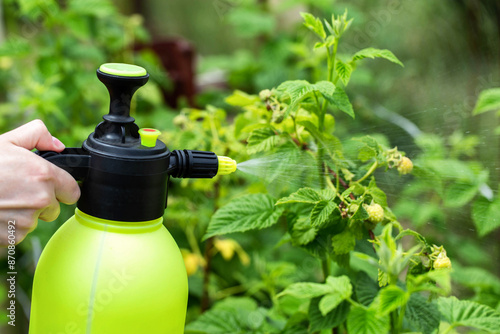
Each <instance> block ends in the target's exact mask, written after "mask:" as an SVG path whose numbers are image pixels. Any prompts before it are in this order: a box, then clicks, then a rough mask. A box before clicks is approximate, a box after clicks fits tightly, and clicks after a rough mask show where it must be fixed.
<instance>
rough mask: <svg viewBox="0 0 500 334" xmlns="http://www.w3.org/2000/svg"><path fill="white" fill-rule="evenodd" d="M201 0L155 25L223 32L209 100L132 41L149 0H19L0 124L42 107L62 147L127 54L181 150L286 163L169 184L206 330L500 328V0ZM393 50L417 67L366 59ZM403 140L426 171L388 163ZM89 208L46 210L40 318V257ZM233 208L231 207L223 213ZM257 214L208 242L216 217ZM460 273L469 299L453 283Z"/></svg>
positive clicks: (103, 97)
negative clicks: (109, 66)
mask: <svg viewBox="0 0 500 334" xmlns="http://www.w3.org/2000/svg"><path fill="white" fill-rule="evenodd" d="M188 3H190V2H189V1H186V3H184V2H182V4H181V3H176V2H158V3H157V6H167V9H175V8H182V10H183V11H184V12H185V15H188V16H187V17H184V18H183V19H182V18H180V17H173V19H172V20H165V19H164V17H163V15H164V12H165V11H164V10H156V11H154V10H153V12H154V13H153V14H154V15H155V17H158V16H161V20H158V19H156V21H154V22H155V27H154V28H155V29H156V30H157V31H161V30H162V28H161V24H162V21H163V23H164V24H167V25H169V27H170V31H173V30H174V29H177V30H178V31H181V32H183V33H185V34H187V35H188V34H189V33H193V34H194V33H198V34H200V35H202V36H201V37H200V36H198V37H197V38H193V39H195V40H196V41H198V43H199V44H201V43H203V42H206V43H210V46H206V45H200V46H199V49H200V50H202V57H201V63H200V66H199V72H200V74H202V75H203V76H207V75H208V76H210V75H211V73H214V72H215V73H219V72H220V71H222V73H223V74H224V81H223V83H222V86H223V87H224V88H223V89H220V88H219V87H215V88H209V89H206V88H205V91H204V92H202V94H201V95H200V96H199V105H200V106H203V108H199V109H185V110H183V111H181V112H180V113H179V114H178V113H173V112H171V111H169V110H168V109H167V108H166V107H165V106H164V105H163V101H162V97H161V93H160V88H161V87H164V88H165V87H167V88H168V87H169V80H168V78H167V76H166V75H165V73H164V71H163V69H162V68H161V66H160V65H159V63H158V61H157V59H156V56H155V55H154V54H153V53H151V52H148V51H143V52H140V53H138V54H137V53H133V52H132V46H133V44H134V42H135V41H147V40H148V39H149V36H148V33H147V32H146V31H145V30H144V29H143V28H142V20H143V19H142V17H140V16H138V15H131V16H124V15H123V14H120V13H119V12H118V11H117V10H116V8H115V7H114V6H113V5H111V3H110V2H109V1H88V0H68V1H66V2H64V3H63V2H57V1H54V0H43V1H35V0H5V1H4V2H3V3H2V5H3V11H4V20H5V27H6V31H7V35H6V38H5V40H4V41H3V42H2V44H0V114H1V117H0V130H2V132H3V131H7V130H10V129H12V128H13V127H15V126H17V125H19V124H22V123H24V122H26V121H28V120H31V119H34V118H41V119H43V120H44V122H45V123H46V124H47V126H48V128H49V129H50V130H51V131H52V132H53V134H54V135H56V136H57V137H59V138H60V139H62V141H63V142H64V143H65V144H67V145H68V146H79V145H80V144H81V142H82V141H83V140H84V139H85V138H86V137H87V136H88V134H89V133H90V132H92V131H93V129H94V126H95V125H96V124H97V123H98V122H99V120H100V117H101V115H103V114H104V113H105V112H106V109H107V104H108V95H107V92H106V89H105V88H104V86H102V85H101V84H100V83H99V82H97V80H96V77H95V72H94V71H95V69H96V68H98V66H99V65H100V64H101V63H104V62H111V61H112V62H128V63H136V64H139V65H142V66H144V67H145V68H147V70H148V72H149V73H150V74H151V79H150V83H148V85H146V86H145V87H143V88H141V89H140V90H139V91H138V93H137V94H136V96H137V97H136V98H135V106H134V108H133V109H134V110H133V112H134V116H135V117H136V118H137V123H138V124H139V125H140V126H154V127H156V128H159V129H161V130H166V131H164V134H163V135H162V138H161V139H162V140H164V141H165V142H166V143H167V144H168V146H169V147H170V148H171V149H182V148H189V149H201V150H213V151H214V152H216V153H217V154H220V155H229V156H231V157H232V158H234V159H236V160H237V161H239V162H242V161H246V160H249V159H250V160H251V159H252V158H263V162H264V163H265V162H266V159H268V160H267V161H268V165H267V167H268V168H269V170H266V171H265V172H262V171H260V172H258V173H257V174H258V175H257V176H255V175H250V174H243V173H240V172H238V173H236V174H234V176H231V177H222V178H220V177H216V178H214V179H212V180H173V181H171V184H170V188H169V193H170V196H169V203H168V204H169V206H168V210H167V211H166V213H165V225H166V226H167V227H168V229H169V231H170V232H171V233H172V235H173V236H174V238H175V240H176V241H177V243H178V244H179V246H180V248H181V249H182V253H183V256H184V259H185V263H186V267H187V268H188V272H189V273H190V276H189V284H190V300H189V309H188V319H187V321H188V323H189V325H188V328H187V332H189V333H227V332H231V333H237V332H240V333H274V332H276V333H322V334H323V333H326V332H330V333H331V332H332V330H331V328H338V330H339V332H342V331H343V330H348V331H349V333H363V332H366V331H367V329H368V328H374V330H375V332H377V333H382V332H386V331H387V328H389V327H391V328H392V329H393V330H394V331H396V330H400V329H402V328H404V329H408V330H414V331H419V332H422V333H432V332H436V331H438V328H440V330H439V332H448V333H455V327H459V326H468V327H474V328H476V329H478V330H483V332H495V330H497V328H498V326H497V325H495V324H498V312H500V304H499V302H498V301H499V300H500V288H499V287H500V279H499V271H498V270H499V269H498V266H496V259H497V258H498V256H499V254H500V247H499V246H498V245H497V242H496V241H497V239H498V232H499V230H498V227H499V226H500V219H499V218H498V217H500V204H499V203H500V200H499V198H500V197H499V195H498V191H497V189H498V182H499V181H500V177H499V174H498V170H497V168H498V163H499V162H500V155H499V152H500V150H499V149H500V146H499V144H498V137H497V134H495V127H496V126H497V124H498V122H497V119H496V118H495V115H494V113H490V112H487V111H490V110H498V106H499V104H498V91H497V90H498V88H496V90H495V89H494V87H498V86H499V83H500V76H499V75H500V74H499V73H498V71H497V70H496V69H498V65H499V64H498V60H499V59H500V57H498V55H499V52H500V50H499V48H500V47H499V46H500V43H498V38H499V37H498V36H497V30H496V29H498V26H499V22H498V20H497V19H496V18H495V15H496V13H498V7H499V6H498V4H497V3H496V2H495V1H494V0H485V1H481V2H477V3H473V2H471V1H468V0H461V1H440V2H435V1H430V0H425V1H420V2H404V1H389V0H388V1H379V2H375V1H371V0H356V1H340V0H337V1H333V0H307V1H305V0H282V1H265V0H264V1H262V0H261V1H257V0H237V1H236V0H216V1H214V2H207V3H205V2H203V4H198V3H196V4H195V5H196V6H200V7H197V8H198V9H200V10H194V9H193V8H191V7H189V6H187V4H188ZM191 3H193V2H191ZM201 6H204V7H203V8H205V9H210V10H213V12H212V15H207V13H206V12H205V11H204V10H201V8H202V7H201ZM344 8H347V9H348V10H349V13H350V16H351V17H354V18H355V19H354V21H352V23H349V25H350V27H349V29H348V30H347V31H346V32H345V35H343V32H341V31H339V30H338V28H339V27H341V26H342V25H343V26H344V28H346V27H347V24H348V23H347V22H350V21H348V20H345V19H344V21H342V18H341V17H342V14H343V13H344ZM193 11H194V12H193ZM300 11H307V12H310V13H312V14H313V15H311V16H306V17H305V20H306V22H307V24H306V27H307V28H309V30H312V31H313V32H314V33H316V34H318V35H319V36H314V34H313V33H311V32H310V31H308V29H307V28H306V27H304V26H303V25H302V22H301V19H300V15H299V14H298V13H299V12H300ZM332 12H333V13H334V14H335V16H334V21H335V17H338V18H339V20H340V21H337V22H342V24H341V23H339V24H338V26H337V27H336V26H335V23H334V22H332V21H331V13H332ZM170 15H172V16H175V14H174V13H173V11H172V14H170ZM193 15H195V16H193ZM316 16H317V17H320V18H321V20H320V21H319V23H318V21H317V20H316V19H315V17H316ZM323 18H326V19H327V20H326V21H327V22H328V25H330V27H328V25H327V24H326V23H324V21H323ZM176 20H178V21H176ZM463 22H467V24H463ZM181 23H182V24H181ZM214 23H215V24H214ZM320 25H321V26H322V27H323V31H322V30H321V28H320V27H319V26H320ZM214 26H216V27H217V29H218V31H219V32H220V34H218V33H213V32H212V31H213V30H210V29H212V28H213V27H214ZM329 28H331V29H329ZM323 33H324V34H325V35H324V36H323ZM327 35H330V36H335V37H334V38H330V39H328V37H327ZM340 35H343V36H342V43H340V44H338V45H337V46H338V49H337V48H336V47H337V46H335V41H337V42H338V38H339V37H340ZM318 37H319V39H318ZM315 43H316V46H315V47H311V46H313V45H315ZM370 46H374V47H377V48H381V49H368V48H369V47H370ZM383 48H384V49H383ZM385 48H389V49H391V50H392V51H394V53H395V54H397V55H398V57H399V59H401V60H403V62H404V64H405V68H404V69H403V68H402V67H400V66H394V65H393V64H390V62H383V61H381V60H376V61H373V62H368V61H365V60H366V58H373V57H381V58H385V59H386V60H389V61H392V62H395V63H398V62H399V60H398V58H395V56H394V55H393V54H392V53H387V52H386V50H385ZM327 49H328V51H327ZM334 49H335V55H334V56H333V57H332V54H331V53H330V52H333V50H334ZM205 50H210V52H207V53H204V51H205ZM217 50H223V51H226V54H217ZM228 50H230V52H227V51H228ZM360 50H364V51H362V52H361V53H358V54H357V52H358V51H360ZM208 53H211V54H212V55H208ZM214 54H215V55H214ZM332 59H333V61H332ZM358 63H359V64H358ZM361 64H362V66H359V65H361ZM283 83H284V84H283ZM330 83H331V85H330ZM346 86H348V89H346ZM273 87H274V89H273ZM332 87H333V89H334V90H333V91H332ZM484 89H489V90H486V91H485V92H483V93H482V94H481V95H479V92H480V91H482V90H484ZM262 90H264V91H263V92H262V93H261V94H260V96H259V94H258V93H259V92H261V91H262ZM344 90H345V91H344ZM230 92H232V93H230ZM335 92H336V93H335ZM333 94H336V95H333ZM478 96H479V100H478V102H477V103H476V99H477V97H478ZM315 98H317V99H318V100H315ZM318 101H319V102H318ZM351 102H352V106H351ZM474 105H476V107H475V108H474ZM324 106H326V107H324ZM324 108H326V109H324ZM135 110H138V111H140V112H138V113H135ZM323 110H324V112H323ZM472 110H474V114H475V115H477V116H474V117H475V118H474V122H471V115H472ZM332 112H333V113H332ZM354 114H355V115H356V117H355V119H352V116H353V115H354ZM421 129H423V130H421ZM334 134H335V135H334ZM367 134H370V136H366V135H367ZM395 146H397V147H398V148H395ZM402 152H406V157H409V158H411V159H412V161H413V164H414V170H413V175H410V176H400V175H397V174H398V173H394V172H388V173H385V172H384V171H382V170H383V169H392V168H394V169H396V168H398V164H400V163H401V161H402V159H403V157H404V153H402ZM270 153H272V154H271V155H269V154H270ZM273 157H274V158H273ZM318 161H319V162H320V165H322V166H323V167H322V168H326V169H324V170H323V171H321V172H320V170H321V169H320V168H319V167H318ZM373 166H375V167H374V168H372V167H373ZM379 167H384V168H381V169H382V170H381V169H379ZM328 169H331V170H332V172H333V173H334V174H333V175H332V174H330V180H329V181H327V180H326V179H325V170H327V171H328ZM335 175H337V177H335ZM365 175H367V176H366V177H364V176H365ZM372 176H373V177H374V179H376V182H375V181H372V179H371V177H372ZM341 177H342V178H343V181H345V182H346V184H347V185H348V187H349V188H348V189H350V190H349V191H347V192H344V191H343V190H344V189H342V188H343V186H342V185H339V183H340V178H341ZM355 180H358V182H355ZM328 182H330V183H328ZM325 183H326V184H325ZM332 185H333V187H334V188H335V189H336V190H335V191H334V192H333V193H329V192H328V191H327V189H330V190H331V186H332ZM309 188H311V189H310V190H307V189H309ZM301 189H302V190H301ZM304 189H306V190H304ZM320 189H321V190H320ZM340 190H342V191H340ZM351 194H353V197H354V198H355V200H354V201H352V198H351ZM304 195H307V196H309V198H307V196H305V197H304ZM321 196H327V197H321ZM298 197H301V198H302V201H306V202H301V201H300V200H297V198H298ZM304 198H305V199H304ZM279 199H281V203H280V202H279V201H278V200H279ZM307 201H309V202H307ZM372 201H373V203H372ZM276 202H278V203H280V204H279V205H274V204H275V203H276ZM345 202H347V203H348V204H349V206H348V207H343V206H344V205H345ZM248 203H251V205H249V204H248ZM290 203H294V204H290ZM342 203H344V204H342ZM356 205H357V207H356ZM372 205H373V206H372ZM376 205H379V206H380V207H381V208H382V209H383V217H384V219H383V220H382V222H378V221H377V222H374V221H371V220H370V219H367V215H369V214H370V213H377V212H378V213H380V211H379V209H378V207H376ZM348 208H349V209H350V210H349V209H348ZM390 208H392V210H391V209H390ZM73 209H74V208H73V207H67V206H63V209H62V214H61V216H60V219H58V220H57V221H56V222H55V223H45V222H40V223H39V226H38V228H37V229H36V230H35V231H34V232H33V233H31V234H30V236H29V237H28V238H27V239H26V240H25V241H24V242H23V243H21V244H20V245H19V246H18V247H17V249H18V251H19V254H18V265H19V268H18V269H19V272H20V275H19V276H18V285H19V293H20V297H19V301H20V305H22V306H23V312H24V314H25V315H26V316H27V312H28V309H29V302H28V301H29V295H30V289H31V284H32V275H33V272H34V267H35V263H36V259H37V258H38V257H39V254H40V252H41V249H42V248H43V246H44V245H45V243H46V242H47V241H48V240H49V238H50V236H51V235H52V233H53V232H54V231H55V230H56V229H57V227H58V226H60V224H61V223H62V222H63V221H65V220H66V219H67V218H68V217H69V216H70V215H71V214H72V212H73ZM343 209H348V211H347V212H345V211H343ZM217 210H219V211H217ZM227 211H231V212H232V214H233V215H234V216H233V218H234V219H230V221H227V220H226V221H224V220H223V219H222V218H221V217H224V213H225V212H227ZM214 212H217V213H216V214H215V215H214ZM235 212H236V213H238V212H239V214H240V216H237V215H236V213H235ZM313 212H314V215H313ZM311 217H312V218H314V219H315V220H314V222H312V221H311ZM325 217H327V218H325ZM243 222H245V223H246V224H249V225H245V226H246V228H245V229H246V230H245V229H243V228H242V227H241V226H243V225H242V224H240V223H243ZM381 223H383V224H384V226H383V227H382V226H381ZM270 225H274V226H273V227H269V226H270ZM375 225H376V226H377V227H376V228H375V229H373V227H374V226H375ZM264 227H269V228H266V229H262V230H260V228H264ZM401 228H403V230H402V231H401ZM409 229H413V230H414V231H410V230H409ZM244 230H245V233H232V234H228V235H225V236H223V237H222V236H215V237H212V238H209V239H207V240H205V241H202V238H203V236H204V235H205V234H206V233H207V231H208V235H219V234H223V233H222V232H224V233H226V232H237V231H240V232H243V231H244ZM372 232H373V233H374V235H373V236H372V235H371V233H372ZM423 235H425V238H424V237H423ZM403 237H404V238H403ZM368 240H371V241H372V243H370V242H369V241H368ZM433 244H439V245H440V244H443V245H445V247H446V251H445V252H444V253H443V249H440V248H439V247H437V248H434V247H433V246H432V245H433ZM353 247H354V248H353ZM414 247H417V248H414ZM336 250H337V251H336ZM448 257H449V258H448ZM446 259H448V260H449V259H451V261H452V263H453V270H452V271H451V281H452V282H453V285H452V286H450V285H449V284H450V280H449V279H450V276H449V274H450V273H449V271H448V270H441V271H439V270H435V268H437V267H439V266H443V265H446V264H447V262H446ZM434 263H437V264H436V266H434V267H433V265H434ZM0 270H2V272H6V267H4V266H2V267H0ZM378 283H380V284H378ZM385 283H387V285H386V284H385ZM381 286H383V287H381ZM451 287H453V291H452V292H453V294H454V295H458V296H459V297H461V299H462V300H457V299H455V298H454V297H438V296H439V295H447V294H449V293H450V292H451ZM3 288H4V287H3V286H2V285H0V302H3V301H2V299H1V298H5V295H6V294H5V293H3V292H2V290H1V289H3ZM422 291H426V292H425V293H424V294H422V293H421V292H422ZM465 299H467V300H465ZM211 304H214V305H213V307H212V308H211V309H210V310H209V311H207V312H205V313H204V314H203V315H200V313H201V311H205V310H206V309H207V308H208V307H209V306H211ZM450 308H453V309H456V310H459V311H460V312H457V313H451V312H449V309H450ZM495 309H496V311H495ZM474 312H476V313H474ZM471 314H476V315H478V316H477V317H476V319H473V317H471V316H470V315H471ZM4 319H5V318H4ZM422 319H425V321H422ZM485 319H486V320H485ZM19 323H20V324H21V323H22V322H19ZM492 324H493V325H492ZM23 326H24V328H23ZM494 326H496V327H494ZM25 327H26V324H24V325H20V326H19V327H18V329H19V331H20V333H21V332H23V330H24V329H25Z"/></svg>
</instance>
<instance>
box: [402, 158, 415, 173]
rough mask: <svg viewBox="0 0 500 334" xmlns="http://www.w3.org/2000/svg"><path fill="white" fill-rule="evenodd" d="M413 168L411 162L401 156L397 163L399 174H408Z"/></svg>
mask: <svg viewBox="0 0 500 334" xmlns="http://www.w3.org/2000/svg"><path fill="white" fill-rule="evenodd" d="M412 169H413V162H411V160H410V159H408V158H407V157H402V158H401V161H400V162H399V165H398V171H399V173H401V174H403V175H404V174H409V173H411V171H412Z"/></svg>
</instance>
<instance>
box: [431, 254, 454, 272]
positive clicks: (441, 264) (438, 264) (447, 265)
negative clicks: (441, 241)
mask: <svg viewBox="0 0 500 334" xmlns="http://www.w3.org/2000/svg"><path fill="white" fill-rule="evenodd" d="M433 267H434V269H451V261H450V258H449V257H447V256H446V255H445V256H443V257H438V258H437V259H436V261H434V264H433Z"/></svg>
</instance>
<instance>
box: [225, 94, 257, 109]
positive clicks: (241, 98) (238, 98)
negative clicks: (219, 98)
mask: <svg viewBox="0 0 500 334" xmlns="http://www.w3.org/2000/svg"><path fill="white" fill-rule="evenodd" d="M225 101H226V103H227V104H229V105H232V106H236V107H245V106H248V105H253V104H255V103H258V102H260V99H259V97H258V96H256V95H250V94H247V93H245V92H242V91H241V90H235V91H234V92H233V95H230V96H228V97H226V99H225Z"/></svg>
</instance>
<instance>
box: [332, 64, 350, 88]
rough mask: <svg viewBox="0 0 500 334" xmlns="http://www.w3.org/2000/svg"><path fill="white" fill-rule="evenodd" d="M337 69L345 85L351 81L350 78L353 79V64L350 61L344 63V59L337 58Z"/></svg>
mask: <svg viewBox="0 0 500 334" xmlns="http://www.w3.org/2000/svg"><path fill="white" fill-rule="evenodd" d="M335 71H336V72H337V74H338V76H339V78H340V80H342V83H343V84H344V86H347V84H348V83H349V79H351V74H352V66H351V64H349V63H347V64H346V63H344V62H343V61H342V60H340V59H337V63H336V64H335Z"/></svg>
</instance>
